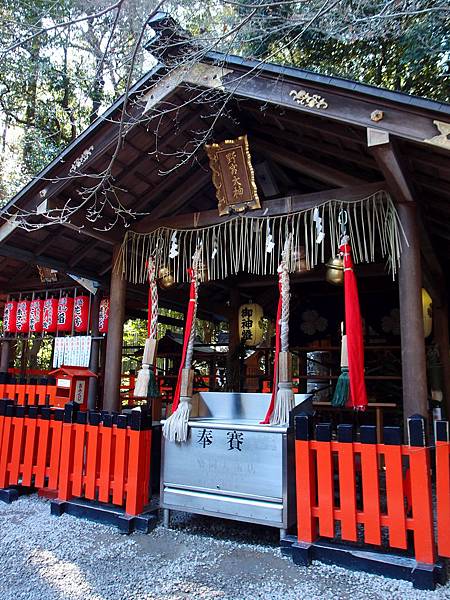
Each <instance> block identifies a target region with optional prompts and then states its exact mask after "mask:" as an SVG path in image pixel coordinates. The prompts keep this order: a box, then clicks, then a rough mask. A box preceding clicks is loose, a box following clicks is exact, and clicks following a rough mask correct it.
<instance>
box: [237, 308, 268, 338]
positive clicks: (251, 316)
mask: <svg viewBox="0 0 450 600" xmlns="http://www.w3.org/2000/svg"><path fill="white" fill-rule="evenodd" d="M263 315H264V313H263V309H262V307H261V306H260V305H259V304H253V303H250V304H243V305H242V306H241V307H240V308H239V332H240V337H241V341H242V342H244V344H245V345H246V346H257V345H258V344H260V343H261V341H262V339H263V334H264V329H263V323H262V318H263Z"/></svg>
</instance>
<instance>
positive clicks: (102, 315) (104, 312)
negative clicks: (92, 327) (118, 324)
mask: <svg viewBox="0 0 450 600" xmlns="http://www.w3.org/2000/svg"><path fill="white" fill-rule="evenodd" d="M108 324H109V298H103V300H102V301H101V302H100V308H99V312H98V330H99V332H100V333H108Z"/></svg>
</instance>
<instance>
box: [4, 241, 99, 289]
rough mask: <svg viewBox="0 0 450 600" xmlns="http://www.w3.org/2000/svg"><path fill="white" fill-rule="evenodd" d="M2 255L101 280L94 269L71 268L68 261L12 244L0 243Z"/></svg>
mask: <svg viewBox="0 0 450 600" xmlns="http://www.w3.org/2000/svg"><path fill="white" fill-rule="evenodd" d="M0 255H2V256H10V257H12V258H16V259H17V260H21V261H24V262H30V263H33V264H35V265H40V266H43V267H50V268H52V269H56V270H57V271H63V272H65V273H67V272H69V273H73V274H74V275H79V276H80V277H87V278H88V279H94V280H97V281H100V277H99V275H98V274H97V273H94V272H93V271H89V270H87V269H79V268H77V267H75V268H71V267H70V265H69V264H68V263H65V262H63V261H60V260H57V259H55V258H52V257H50V256H44V255H37V254H34V253H33V252H30V251H29V250H23V249H21V248H16V247H15V246H10V245H8V244H3V245H0Z"/></svg>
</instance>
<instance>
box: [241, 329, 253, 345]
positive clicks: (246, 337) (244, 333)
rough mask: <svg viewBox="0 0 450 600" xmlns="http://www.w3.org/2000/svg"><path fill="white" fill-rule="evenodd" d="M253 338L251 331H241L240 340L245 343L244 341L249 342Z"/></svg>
mask: <svg viewBox="0 0 450 600" xmlns="http://www.w3.org/2000/svg"><path fill="white" fill-rule="evenodd" d="M252 338H253V336H252V332H251V329H243V330H242V334H241V340H242V341H243V342H245V341H246V340H251V339H252Z"/></svg>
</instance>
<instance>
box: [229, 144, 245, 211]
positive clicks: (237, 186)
mask: <svg viewBox="0 0 450 600" xmlns="http://www.w3.org/2000/svg"><path fill="white" fill-rule="evenodd" d="M225 157H226V159H227V164H228V168H229V169H230V173H231V176H232V179H231V181H232V183H233V198H234V199H236V198H238V197H239V196H242V195H243V193H244V186H243V185H242V181H241V178H240V177H239V175H238V165H237V162H236V152H235V151H234V150H233V151H232V152H227V154H226V155H225Z"/></svg>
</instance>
